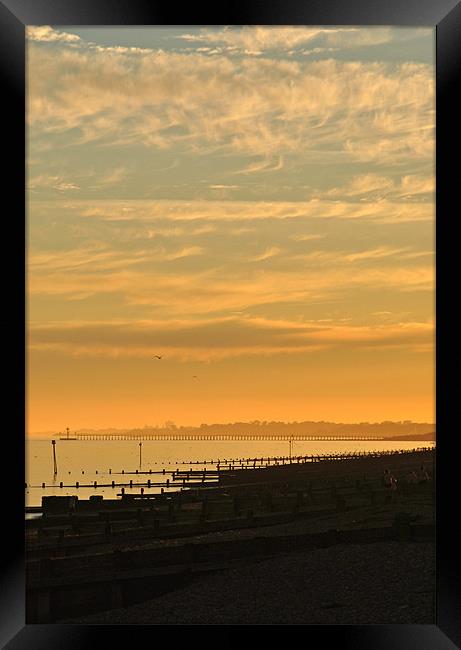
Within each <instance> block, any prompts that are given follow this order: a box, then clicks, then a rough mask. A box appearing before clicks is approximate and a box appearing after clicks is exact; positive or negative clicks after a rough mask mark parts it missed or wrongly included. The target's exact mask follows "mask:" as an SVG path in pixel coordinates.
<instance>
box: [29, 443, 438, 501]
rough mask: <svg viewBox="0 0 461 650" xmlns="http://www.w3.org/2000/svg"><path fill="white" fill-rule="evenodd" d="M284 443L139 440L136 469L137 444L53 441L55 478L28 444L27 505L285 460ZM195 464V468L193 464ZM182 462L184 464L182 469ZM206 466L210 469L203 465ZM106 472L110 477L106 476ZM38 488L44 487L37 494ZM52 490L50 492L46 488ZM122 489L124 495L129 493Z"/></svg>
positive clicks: (47, 461)
mask: <svg viewBox="0 0 461 650" xmlns="http://www.w3.org/2000/svg"><path fill="white" fill-rule="evenodd" d="M433 444H434V443H429V442H427V441H423V442H414V441H404V442H402V441H400V442H392V441H390V440H382V441H377V442H370V441H363V442H360V441H355V440H354V441H350V442H349V441H305V442H293V445H292V455H293V456H301V455H306V454H336V453H346V452H354V451H389V450H392V449H415V448H418V447H429V446H433ZM288 454H289V445H288V442H283V441H272V440H250V441H234V440H229V441H216V442H213V441H209V440H208V441H205V440H203V441H202V440H196V441H192V440H185V441H179V440H178V441H171V440H170V441H168V440H144V441H142V458H141V461H142V462H141V468H140V464H139V441H137V440H133V441H131V440H130V441H128V440H111V441H100V440H72V441H61V440H57V441H56V458H57V466H58V473H57V475H56V476H54V475H53V450H52V445H51V440H31V441H28V442H27V444H26V482H27V486H28V487H27V489H26V505H40V504H41V500H42V496H43V495H52V494H57V495H62V496H64V495H72V494H78V496H79V497H80V498H82V499H87V498H88V497H89V496H90V495H92V494H100V495H102V496H103V497H104V498H106V499H107V498H115V497H116V495H117V493H119V492H120V488H112V487H109V488H100V487H99V488H96V489H95V488H93V487H92V488H81V487H79V488H78V489H76V488H75V482H76V481H79V483H93V482H94V481H97V482H98V483H110V482H111V481H112V480H114V481H115V482H116V483H127V482H128V481H129V480H130V479H133V489H134V491H136V492H139V488H136V481H138V482H146V480H147V478H150V479H151V480H152V481H156V480H158V481H162V480H165V479H166V478H167V476H166V477H163V476H162V477H158V478H156V476H157V475H155V474H153V475H152V476H151V477H146V476H143V475H140V476H136V475H134V476H132V475H129V476H121V472H122V470H124V471H125V472H135V471H136V470H137V469H138V470H139V469H141V470H143V471H146V470H147V471H149V470H152V471H155V470H157V471H158V470H161V469H163V468H166V469H171V470H172V469H176V468H180V469H185V468H188V467H189V463H190V462H192V463H194V467H193V468H194V469H198V468H200V467H203V465H202V463H203V461H207V462H210V461H211V460H213V461H214V462H215V463H216V462H217V460H218V459H220V460H221V461H223V460H225V459H227V460H229V459H239V458H261V457H268V456H269V457H273V456H288ZM196 461H199V464H198V465H196V464H195V463H196ZM184 463H185V465H184ZM208 467H209V465H208ZM109 470H111V473H109ZM61 481H62V482H63V483H64V485H70V484H72V485H73V487H70V488H66V487H64V488H60V487H59V483H60V482H61ZM42 483H45V485H46V486H47V487H46V488H45V489H42V487H41V486H42ZM48 486H51V487H48ZM129 491H130V490H129V488H126V492H129ZM159 491H160V488H150V489H149V490H147V488H145V492H146V493H147V492H152V493H154V492H159Z"/></svg>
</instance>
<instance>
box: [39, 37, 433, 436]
mask: <svg viewBox="0 0 461 650" xmlns="http://www.w3.org/2000/svg"><path fill="white" fill-rule="evenodd" d="M433 46H434V43H433V30H431V29H420V28H411V29H403V28H383V27H379V28H378V27H377V28H363V27H358V28H352V27H283V28H278V27H259V28H257V27H254V28H252V27H244V28H212V27H209V28H195V27H194V28H191V27H187V28H180V27H175V28H139V29H130V28H123V29H122V28H118V29H117V28H96V27H92V28H83V27H81V28H80V27H79V28H67V27H61V28H51V27H46V26H40V27H30V28H28V68H27V71H28V86H27V89H28V109H27V116H28V192H27V201H28V250H27V292H28V378H27V417H28V433H30V434H33V433H38V432H44V431H57V430H63V429H64V427H65V426H67V425H68V426H71V427H72V428H73V429H77V428H82V427H93V428H104V427H122V428H123V427H138V426H144V425H146V424H149V425H156V424H158V425H163V424H164V422H165V421H173V422H175V423H176V424H178V425H198V424H200V423H212V422H235V421H252V420H256V419H258V420H267V421H269V420H283V421H286V422H291V421H300V420H329V421H336V422H365V421H369V422H377V421H383V420H413V421H419V422H433V421H434V401H435V400H434V219H435V214H434V208H435V202H434V191H435V176H434V117H435V115H434V110H435V105H434V90H435V84H434V62H433ZM154 355H159V356H161V357H162V358H161V359H157V358H155V356H154Z"/></svg>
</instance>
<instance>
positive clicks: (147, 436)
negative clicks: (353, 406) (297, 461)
mask: <svg viewBox="0 0 461 650" xmlns="http://www.w3.org/2000/svg"><path fill="white" fill-rule="evenodd" d="M75 437H76V439H77V440H213V441H224V442H226V441H238V440H241V441H247V440H267V441H283V442H289V441H290V440H291V441H293V442H301V441H311V440H312V441H322V442H324V441H329V440H331V441H344V442H348V441H379V440H386V438H385V437H384V436H367V435H361V436H358V435H357V436H338V435H330V436H325V435H311V434H302V433H294V434H289V433H280V434H274V435H267V434H260V433H255V434H253V433H241V434H226V433H207V434H196V433H139V434H134V435H133V434H123V433H76V434H75Z"/></svg>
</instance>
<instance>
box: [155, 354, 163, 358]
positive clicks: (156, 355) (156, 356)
mask: <svg viewBox="0 0 461 650" xmlns="http://www.w3.org/2000/svg"><path fill="white" fill-rule="evenodd" d="M161 358H162V357H159V356H158V354H154V359H161Z"/></svg>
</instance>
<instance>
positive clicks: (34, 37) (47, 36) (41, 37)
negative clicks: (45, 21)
mask: <svg viewBox="0 0 461 650" xmlns="http://www.w3.org/2000/svg"><path fill="white" fill-rule="evenodd" d="M26 35H27V38H28V40H30V41H44V42H50V43H56V42H58V43H77V42H78V41H80V36H77V34H69V33H67V32H62V31H60V30H58V29H54V28H53V27H50V26H49V25H41V26H37V27H34V26H30V25H29V26H27V27H26Z"/></svg>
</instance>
